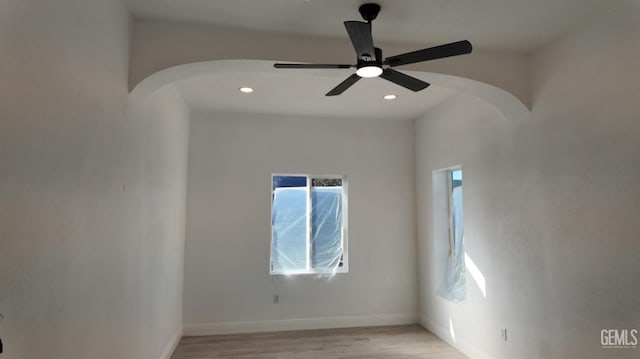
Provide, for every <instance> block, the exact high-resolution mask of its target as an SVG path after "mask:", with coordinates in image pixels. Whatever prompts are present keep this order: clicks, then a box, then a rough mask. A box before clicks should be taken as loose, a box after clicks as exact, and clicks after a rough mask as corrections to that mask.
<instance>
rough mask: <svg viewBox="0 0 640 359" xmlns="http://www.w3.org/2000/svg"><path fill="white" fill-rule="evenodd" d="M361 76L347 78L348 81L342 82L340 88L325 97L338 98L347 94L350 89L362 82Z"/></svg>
mask: <svg viewBox="0 0 640 359" xmlns="http://www.w3.org/2000/svg"><path fill="white" fill-rule="evenodd" d="M360 78H361V77H360V76H358V75H356V74H353V75H351V76H349V77H347V79H346V80H344V81H342V82H341V83H340V84H339V85H338V86H336V87H334V88H333V90H331V91H329V92H327V94H326V95H325V96H337V95H340V94H341V93H343V92H345V91H346V90H347V89H348V88H349V87H351V86H353V84H355V83H356V82H358V80H360Z"/></svg>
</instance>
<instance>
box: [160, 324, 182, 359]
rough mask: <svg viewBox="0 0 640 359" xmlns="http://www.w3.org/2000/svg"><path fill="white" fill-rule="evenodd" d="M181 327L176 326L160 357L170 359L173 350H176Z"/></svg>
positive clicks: (180, 336)
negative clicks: (176, 328)
mask: <svg viewBox="0 0 640 359" xmlns="http://www.w3.org/2000/svg"><path fill="white" fill-rule="evenodd" d="M182 332H183V329H182V327H180V328H178V330H177V331H176V333H175V334H174V335H173V337H171V341H170V342H169V344H167V347H166V348H165V349H164V351H163V352H162V354H161V355H160V359H171V356H172V355H173V352H174V351H175V350H176V347H177V346H178V343H179V342H180V339H181V338H182Z"/></svg>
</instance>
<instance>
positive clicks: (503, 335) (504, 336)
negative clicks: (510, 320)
mask: <svg viewBox="0 0 640 359" xmlns="http://www.w3.org/2000/svg"><path fill="white" fill-rule="evenodd" d="M500 336H501V337H502V340H504V341H505V342H506V341H507V328H502V329H501V330H500Z"/></svg>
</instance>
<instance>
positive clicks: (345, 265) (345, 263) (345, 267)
mask: <svg viewBox="0 0 640 359" xmlns="http://www.w3.org/2000/svg"><path fill="white" fill-rule="evenodd" d="M276 176H288V177H307V229H308V233H307V241H308V243H307V269H306V270H288V271H274V270H273V265H272V263H271V258H273V222H272V221H273V178H274V177H276ZM313 178H326V179H340V180H342V194H343V195H342V238H341V241H342V243H341V244H342V267H338V268H336V269H334V270H318V269H313V268H311V247H312V243H311V234H312V233H311V231H312V230H313V229H312V226H311V207H312V204H311V182H312V181H311V179H313ZM348 183H349V182H348V180H347V175H336V174H329V175H325V174H309V173H285V172H282V173H272V174H271V181H270V183H269V184H270V187H269V193H270V194H271V207H270V209H269V211H270V213H271V216H270V217H269V229H270V237H271V241H270V246H269V274H270V275H275V276H280V275H282V276H289V275H326V274H343V273H349V259H348V258H349V246H348V244H349V241H348V239H347V234H348V233H349V231H348V226H349V210H348V209H349V207H348V202H349V200H348V197H349V196H348V192H349V190H348V187H349V185H348Z"/></svg>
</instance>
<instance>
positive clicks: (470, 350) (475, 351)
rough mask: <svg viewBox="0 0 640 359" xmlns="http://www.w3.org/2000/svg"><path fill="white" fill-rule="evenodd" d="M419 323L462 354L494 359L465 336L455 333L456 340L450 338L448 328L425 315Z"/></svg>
mask: <svg viewBox="0 0 640 359" xmlns="http://www.w3.org/2000/svg"><path fill="white" fill-rule="evenodd" d="M419 323H420V325H422V326H423V327H424V328H425V329H427V330H428V331H430V332H431V333H433V334H435V335H436V336H437V337H439V338H440V339H442V340H444V341H445V342H447V343H448V344H449V345H451V346H452V347H454V348H456V349H457V350H459V351H460V352H462V353H463V354H464V355H466V356H468V357H469V358H471V359H494V357H493V356H491V355H489V354H488V353H486V352H485V351H483V350H481V349H479V348H478V347H476V346H475V345H473V344H471V343H469V341H468V340H465V338H460V337H459V336H458V335H456V340H455V341H453V340H452V339H451V334H450V333H449V328H446V327H444V326H442V325H440V324H438V323H436V322H435V321H432V320H430V319H428V318H426V317H423V316H420V318H419Z"/></svg>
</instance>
